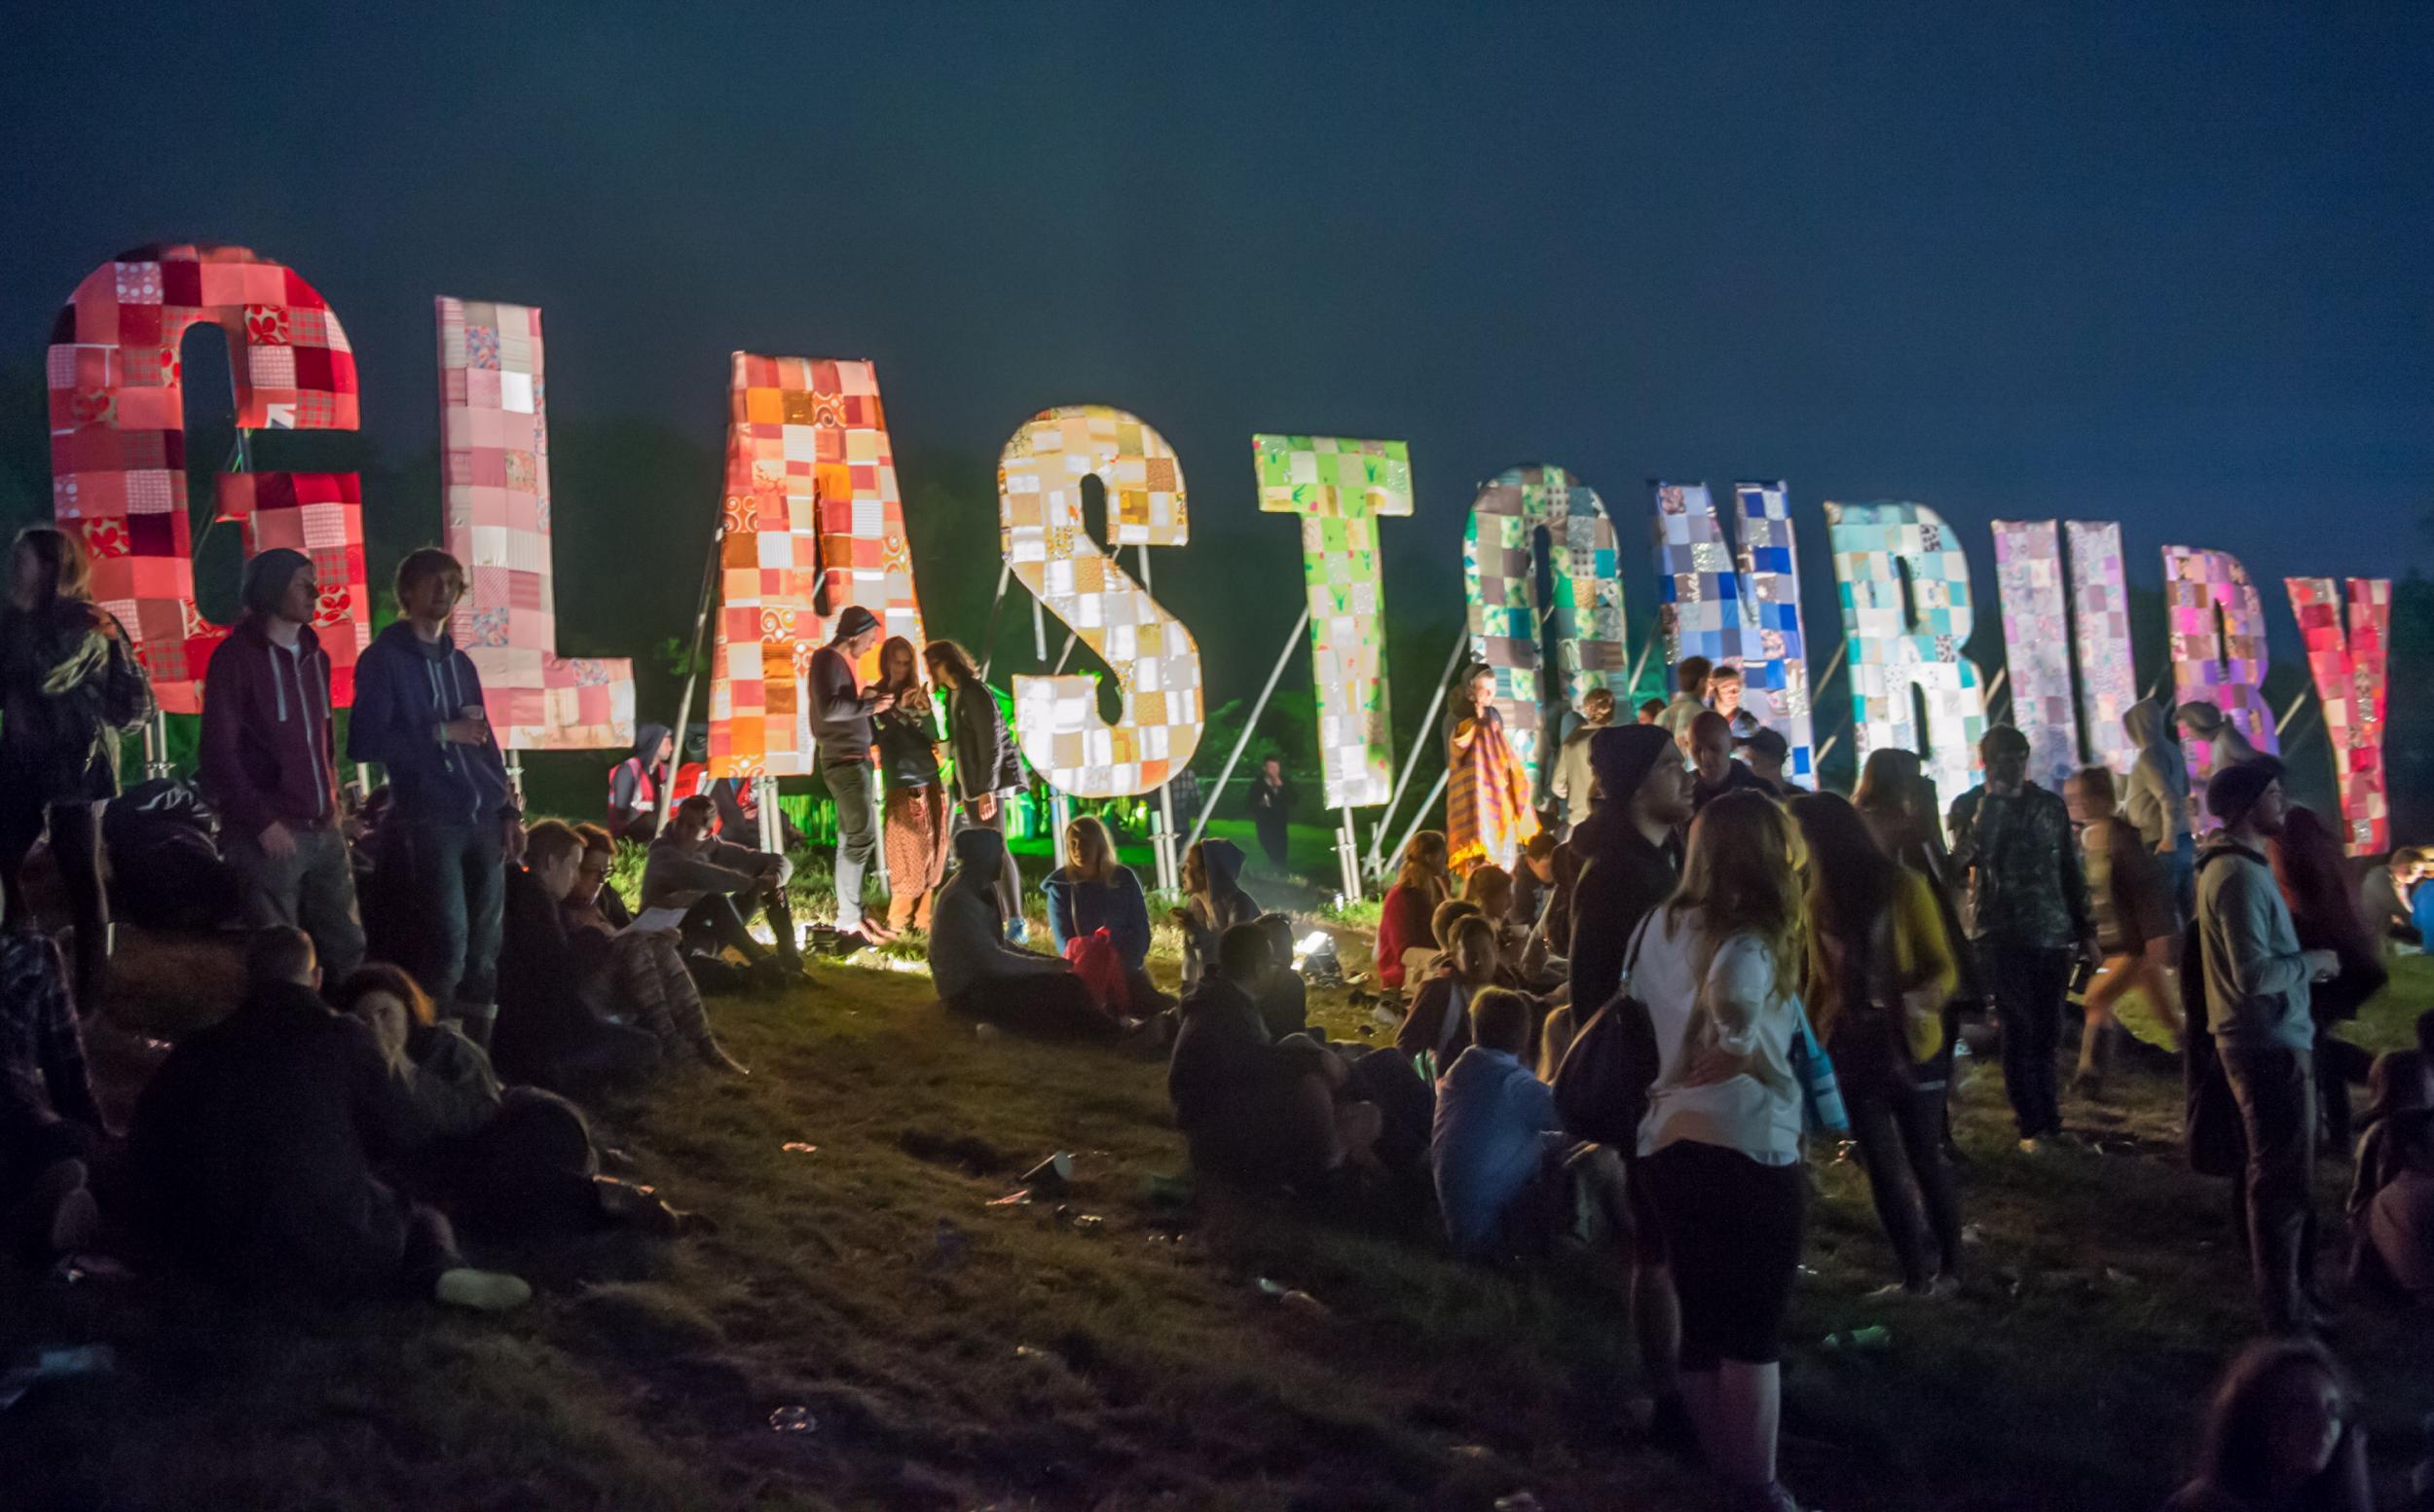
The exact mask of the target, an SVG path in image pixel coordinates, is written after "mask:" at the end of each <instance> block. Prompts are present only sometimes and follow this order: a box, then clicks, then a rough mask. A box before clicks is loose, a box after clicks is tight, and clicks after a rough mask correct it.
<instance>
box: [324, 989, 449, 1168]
mask: <svg viewBox="0 0 2434 1512" xmlns="http://www.w3.org/2000/svg"><path fill="white" fill-rule="evenodd" d="M333 1027H334V1029H335V1032H336V1033H337V1034H338V1035H339V1037H340V1038H341V1039H342V1040H343V1041H344V1042H345V1044H346V1051H345V1054H346V1060H347V1071H348V1076H349V1079H350V1085H351V1087H352V1088H353V1092H352V1095H351V1096H350V1099H349V1101H350V1103H351V1104H352V1105H353V1110H354V1116H355V1127H356V1128H357V1129H359V1130H361V1131H362V1134H363V1138H364V1143H365V1144H366V1145H368V1146H369V1147H370V1148H371V1150H372V1153H373V1155H374V1157H375V1159H376V1160H377V1159H381V1158H388V1157H396V1156H404V1155H411V1154H413V1153H414V1152H415V1151H417V1150H421V1149H424V1147H426V1146H427V1145H429V1144H430V1142H431V1141H432V1140H433V1139H436V1138H438V1137H439V1132H440V1131H439V1125H437V1124H436V1123H434V1122H433V1120H432V1118H431V1116H430V1113H429V1111H428V1110H426V1109H425V1108H424V1106H423V1104H422V1103H421V1102H420V1101H418V1100H417V1099H416V1097H415V1095H414V1088H413V1083H412V1082H411V1081H410V1080H409V1079H410V1078H411V1077H412V1075H413V1072H412V1071H411V1070H410V1069H409V1068H408V1067H405V1066H401V1065H398V1064H397V1063H396V1062H394V1061H392V1060H390V1059H389V1058H388V1053H387V1051H384V1050H382V1049H381V1042H380V1040H379V1038H378V1037H377V1036H375V1035H374V1034H373V1032H372V1027H371V1025H369V1024H367V1023H365V1022H364V1021H363V1020H362V1019H360V1018H348V1017H344V1016H341V1017H339V1018H338V1019H337V1020H336V1021H335V1024H334V1026H333Z"/></svg>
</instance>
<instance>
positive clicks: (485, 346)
mask: <svg viewBox="0 0 2434 1512" xmlns="http://www.w3.org/2000/svg"><path fill="white" fill-rule="evenodd" d="M437 305H438V313H439V421H440V438H441V439H440V482H441V485H442V488H443V490H444V493H445V498H446V503H445V505H444V508H445V510H446V516H447V525H448V552H449V555H451V556H453V557H455V558H456V559H457V560H458V561H460V562H461V563H463V564H464V568H465V572H466V573H467V575H468V576H469V578H470V579H471V580H470V581H469V582H468V583H467V585H466V592H465V595H464V597H463V598H462V599H461V600H460V601H459V602H458V604H457V613H456V618H455V620H454V621H453V622H452V623H451V626H450V628H451V629H452V630H453V631H454V632H455V635H456V641H457V644H458V645H461V646H462V647H463V648H464V652H465V654H466V655H468V656H470V657H472V658H473V665H474V668H475V670H477V671H479V672H480V673H481V675H482V701H483V703H484V704H485V705H486V706H487V707H488V709H489V711H490V722H491V727H492V728H493V729H494V730H496V731H497V732H498V743H499V744H500V745H501V746H503V747H505V748H506V749H507V750H510V751H587V750H595V749H598V748H600V747H604V746H611V747H613V746H631V745H633V744H634V663H633V662H631V661H627V660H613V661H611V660H599V659H593V658H573V657H564V656H560V655H559V654H558V594H557V586H556V581H555V579H556V573H555V572H552V571H551V567H550V546H549V534H550V522H551V503H550V494H549V411H548V395H547V391H546V386H545V384H544V382H543V374H542V365H541V313H540V312H539V311H538V310H535V309H534V308H532V307H531V306H529V305H505V304H497V303H493V302H491V301H488V300H461V299H451V298H448V297H447V296H445V295H442V296H441V297H440V298H439V300H438V301H437Z"/></svg>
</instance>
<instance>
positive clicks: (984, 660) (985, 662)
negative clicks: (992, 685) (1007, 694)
mask: <svg viewBox="0 0 2434 1512" xmlns="http://www.w3.org/2000/svg"><path fill="white" fill-rule="evenodd" d="M1013 576H1014V564H1013V563H1011V562H1001V563H999V564H998V568H997V592H996V593H994V594H992V595H990V597H989V628H988V629H986V630H984V631H982V632H981V633H980V681H981V682H987V681H988V680H989V658H990V657H992V656H995V655H996V654H997V611H998V610H999V609H1001V608H1005V605H1006V582H1007V579H1009V578H1011V577H1013Z"/></svg>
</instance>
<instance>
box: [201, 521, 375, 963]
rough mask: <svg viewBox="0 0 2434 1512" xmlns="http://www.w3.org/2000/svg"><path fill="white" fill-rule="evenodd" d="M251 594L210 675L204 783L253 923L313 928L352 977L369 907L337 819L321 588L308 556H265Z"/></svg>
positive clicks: (316, 941)
mask: <svg viewBox="0 0 2434 1512" xmlns="http://www.w3.org/2000/svg"><path fill="white" fill-rule="evenodd" d="M244 599H245V617H244V618H243V620H241V621H240V622H239V624H238V626H237V628H236V629H235V630H234V631H232V632H231V633H230V635H229V638H228V640H227V641H225V642H224V643H222V644H221V645H220V647H219V648H218V649H217V650H215V651H213V652H212V654H211V665H210V669H209V671H208V672H206V673H205V674H204V676H203V790H204V791H205V792H206V793H209V794H210V797H211V801H212V802H213V803H214V804H216V805H218V807H219V810H220V816H221V825H220V849H221V851H222V852H223V854H225V855H226V856H227V858H228V861H229V863H230V865H232V866H234V867H236V868H237V869H238V871H239V872H240V873H241V874H242V875H243V876H244V878H245V881H246V884H247V891H248V893H249V894H250V895H251V896H250V899H249V902H250V904H251V906H252V909H253V912H254V914H255V916H256V917H255V922H256V923H257V924H259V925H266V926H267V925H275V924H283V925H286V926H288V927H290V928H294V929H301V930H303V931H304V932H305V933H306V934H308V935H310V936H312V937H313V949H314V951H315V952H316V953H317V954H318V955H319V957H320V960H321V964H322V967H323V970H324V972H325V973H326V975H327V979H329V980H331V981H344V980H345V979H346V978H347V977H348V976H349V975H350V974H351V973H352V972H353V971H354V969H355V968H356V967H357V966H360V965H361V964H363V915H362V913H361V911H360V910H358V909H357V907H356V905H355V878H354V867H353V866H352V864H351V863H350V861H349V859H348V855H347V838H346V836H345V835H344V834H343V833H341V832H340V830H339V827H338V813H339V802H338V770H337V765H336V756H335V747H334V746H333V744H332V740H331V729H330V661H329V658H328V657H327V656H325V655H323V654H322V652H321V642H320V638H319V637H317V636H315V635H314V634H313V608H314V607H315V606H316V605H317V604H318V603H319V602H320V585H319V584H318V582H316V581H315V580H314V577H313V563H312V561H311V560H310V559H308V558H307V557H306V556H305V555H304V553H302V552H299V551H289V550H286V549H284V548H278V549H274V550H270V551H265V552H263V553H262V554H261V555H260V556H257V557H255V558H254V559H253V560H252V561H251V562H248V563H247V564H245V592H244Z"/></svg>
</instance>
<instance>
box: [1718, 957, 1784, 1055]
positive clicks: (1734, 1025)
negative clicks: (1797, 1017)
mask: <svg viewBox="0 0 2434 1512" xmlns="http://www.w3.org/2000/svg"><path fill="white" fill-rule="evenodd" d="M1700 997H1701V1000H1702V1002H1703V1004H1704V1005H1705V1007H1706V1009H1707V1011H1708V1016H1709V1018H1711V1019H1712V1020H1714V1022H1715V1043H1716V1048H1717V1049H1719V1050H1721V1051H1724V1052H1725V1053H1727V1054H1730V1055H1739V1056H1745V1057H1746V1056H1748V1055H1749V1054H1751V1053H1752V1051H1755V1050H1756V1049H1757V1045H1758V1023H1759V1019H1760V1018H1761V1016H1762V1015H1763V1014H1765V1012H1766V1010H1767V1008H1768V1007H1769V1006H1770V1005H1771V1004H1772V1003H1773V1002H1774V1000H1775V968H1774V965H1773V963H1771V962H1770V961H1769V960H1768V959H1767V956H1766V952H1765V950H1763V949H1762V948H1760V947H1759V945H1758V943H1757V941H1755V940H1752V939H1751V938H1750V937H1749V936H1747V935H1738V936H1735V937H1734V938H1732V939H1730V940H1725V941H1724V942H1723V943H1722V944H1721V945H1719V946H1717V947H1716V951H1715V960H1713V961H1711V962H1710V963H1708V972H1707V981H1706V983H1705V985H1704V986H1703V987H1702V988H1701V991H1700Z"/></svg>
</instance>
